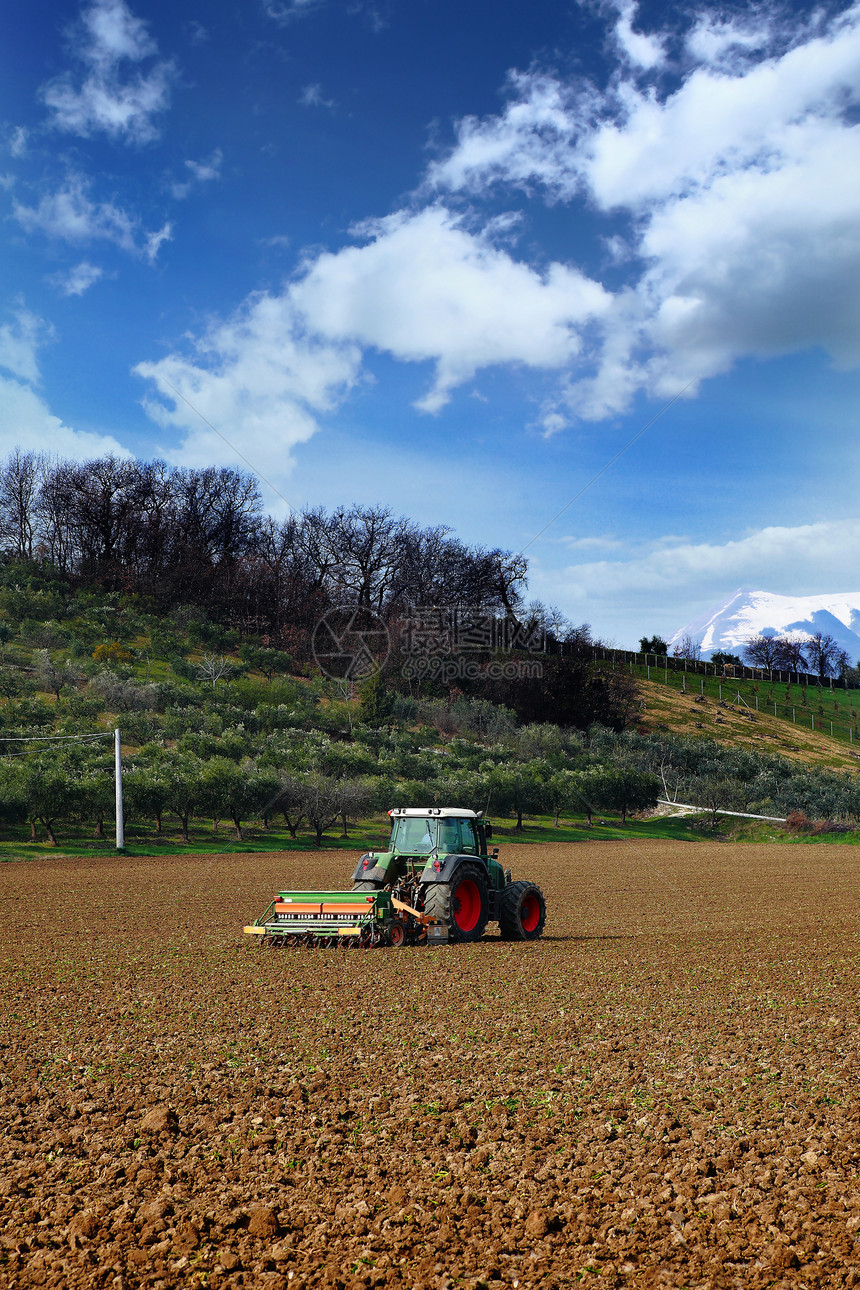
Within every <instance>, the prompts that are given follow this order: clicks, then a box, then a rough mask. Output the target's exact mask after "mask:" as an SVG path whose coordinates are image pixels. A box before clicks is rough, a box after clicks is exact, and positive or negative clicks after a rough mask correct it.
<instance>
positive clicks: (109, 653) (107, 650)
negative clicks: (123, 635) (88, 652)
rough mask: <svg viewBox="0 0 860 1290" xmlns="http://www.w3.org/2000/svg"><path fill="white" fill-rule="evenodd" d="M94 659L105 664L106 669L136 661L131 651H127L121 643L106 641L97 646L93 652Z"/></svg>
mask: <svg viewBox="0 0 860 1290" xmlns="http://www.w3.org/2000/svg"><path fill="white" fill-rule="evenodd" d="M93 658H94V659H95V661H96V662H97V663H104V665H105V666H106V667H111V666H112V665H114V664H116V663H131V662H133V661H134V655H133V654H132V652H131V650H128V649H126V648H125V646H124V645H121V644H120V643H119V641H104V643H103V644H101V645H97V646H96V647H95V649H94V650H93Z"/></svg>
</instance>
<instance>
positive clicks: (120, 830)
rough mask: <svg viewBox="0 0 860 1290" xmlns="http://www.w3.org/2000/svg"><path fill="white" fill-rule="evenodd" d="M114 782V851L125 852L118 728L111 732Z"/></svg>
mask: <svg viewBox="0 0 860 1290" xmlns="http://www.w3.org/2000/svg"><path fill="white" fill-rule="evenodd" d="M113 749H114V758H113V764H114V781H115V783H116V849H117V851H124V850H125V824H124V822H123V816H122V741H121V739H120V734H119V727H117V728H116V730H114V732H113Z"/></svg>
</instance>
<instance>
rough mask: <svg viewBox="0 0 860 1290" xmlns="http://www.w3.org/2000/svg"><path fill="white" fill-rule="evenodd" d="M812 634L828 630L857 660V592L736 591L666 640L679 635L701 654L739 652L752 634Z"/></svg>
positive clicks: (859, 605)
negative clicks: (793, 593)
mask: <svg viewBox="0 0 860 1290" xmlns="http://www.w3.org/2000/svg"><path fill="white" fill-rule="evenodd" d="M788 632H792V633H793V632H797V634H798V635H799V636H800V635H802V636H806V637H809V636H812V635H814V633H815V632H828V633H829V634H830V635H831V636H832V637H833V639H834V640H835V641H836V642H837V643H838V645H839V647H840V649H844V650H845V651H846V653H847V654H848V657H849V658H850V659H851V662H852V663H856V662H857V661H858V659H860V591H847V592H845V593H844V594H841V595H840V594H837V593H832V594H830V595H825V596H776V595H774V594H773V593H772V592H770V591H748V590H741V591H736V592H735V594H734V595H733V596H730V597H729V599H728V600H726V601H725V602H724V603H723V604H721V605H717V607H716V608H715V609H711V610H709V611H708V612H707V613H706V614H702V615H701V617H699V618H695V619H694V620H693V621H692V622H691V623H687V625H686V626H685V627H682V628H681V629H680V631H677V632H675V635H674V636H673V637H672V639H671V640H670V641H669V650H670V652H671V650H672V648H673V647H674V645H675V644H676V642H677V641H679V640H680V639H681V638H682V637H684V636H689V637H690V639H691V640H692V641H693V642H694V643H696V644H698V645H699V647H700V648H701V651H702V658H710V657H711V655H712V654H713V653H715V652H716V651H717V650H726V651H727V652H728V653H730V654H743V648H744V646H745V645H746V643H747V641H748V640H749V638H750V637H751V636H783V635H785V634H786V633H788Z"/></svg>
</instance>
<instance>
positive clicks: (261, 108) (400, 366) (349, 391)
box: [0, 0, 860, 646]
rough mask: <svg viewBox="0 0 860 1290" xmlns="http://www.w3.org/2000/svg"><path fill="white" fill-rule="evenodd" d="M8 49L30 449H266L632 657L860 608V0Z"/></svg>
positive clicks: (2, 81) (384, 0)
mask: <svg viewBox="0 0 860 1290" xmlns="http://www.w3.org/2000/svg"><path fill="white" fill-rule="evenodd" d="M2 59H3V61H2V69H0V70H2V76H0V122H2V125H0V203H2V210H3V225H2V227H3V239H2V250H0V270H1V271H2V292H0V452H2V453H5V452H7V451H9V450H11V449H12V448H13V447H14V446H15V445H16V444H21V445H22V446H24V447H28V448H36V449H39V450H44V451H49V452H55V453H58V454H61V455H67V456H76V457H86V456H92V455H95V454H100V453H103V452H106V451H113V452H117V453H131V454H134V455H137V456H140V457H144V458H151V457H153V456H156V455H157V456H161V457H164V458H165V459H167V460H168V461H170V462H173V463H176V464H187V465H201V464H210V463H217V464H225V465H234V464H236V465H241V464H243V459H247V461H249V462H251V463H252V464H253V466H254V467H255V468H256V469H257V470H258V471H259V473H260V474H261V475H262V476H263V477H264V479H265V480H266V481H268V484H270V485H271V486H272V487H271V488H269V487H268V484H267V486H266V487H265V488H264V494H265V496H266V500H267V504H269V505H270V506H271V509H272V510H274V511H276V512H278V513H283V512H284V511H285V509H286V506H287V504H290V505H293V506H303V505H307V504H311V505H316V504H323V505H326V506H333V505H336V504H340V503H351V502H353V501H359V502H363V503H368V504H369V503H382V504H385V505H390V506H391V507H392V508H393V509H394V510H395V511H396V512H397V513H404V514H407V515H409V516H411V517H412V518H414V519H415V520H417V521H419V522H421V523H426V524H438V523H445V524H448V525H450V526H451V527H452V528H453V529H454V530H455V531H456V533H457V534H458V535H459V536H460V537H462V538H463V539H465V540H467V541H470V542H480V543H483V544H485V545H488V546H503V547H505V548H508V549H512V550H520V549H526V550H527V552H528V555H529V558H530V561H531V570H532V572H531V580H530V582H531V592H532V594H533V595H534V596H536V597H540V598H541V599H542V600H544V601H545V602H546V603H548V604H553V605H557V606H558V607H559V608H561V609H562V610H563V611H564V612H565V613H566V614H567V615H568V616H569V617H571V618H572V619H573V620H574V621H577V622H580V621H588V622H590V623H591V624H592V626H593V627H594V629H595V631H596V632H598V633H599V634H601V635H602V636H603V637H605V638H607V639H609V640H612V641H614V642H615V643H617V644H618V645H620V646H631V645H635V644H636V641H637V639H638V637H639V635H641V634H642V633H647V634H649V635H650V634H651V633H653V632H662V633H663V634H666V635H668V634H670V633H672V632H673V631H675V630H676V629H677V628H679V627H680V626H682V625H683V624H684V623H685V622H687V621H688V620H690V619H691V618H693V617H694V616H696V615H698V614H700V613H701V612H703V611H704V610H706V609H708V608H710V607H711V606H712V605H714V604H715V603H716V602H718V601H720V600H722V599H724V598H725V597H727V596H728V595H729V594H731V593H732V592H733V591H734V590H735V588H737V587H739V586H754V587H762V588H765V589H767V590H769V591H772V592H778V593H782V594H786V595H810V594H822V593H825V592H828V591H833V590H851V589H856V587H857V578H858V575H857V572H856V552H857V549H858V538H860V518H858V511H857V504H856V497H857V489H858V483H860V478H858V474H860V472H858V435H857V407H858V393H860V381H859V380H858V359H860V272H858V268H860V219H858V215H860V178H859V177H860V132H858V130H860V127H858V101H860V7H858V6H853V7H852V6H846V5H844V4H832V3H831V4H829V5H827V4H825V5H824V6H818V7H816V8H815V10H814V11H812V10H811V9H810V8H809V7H807V6H802V7H798V8H796V9H795V8H791V7H787V6H778V7H777V6H773V7H768V6H767V5H756V6H755V7H754V8H753V7H752V6H748V5H742V6H735V7H732V6H704V7H703V8H700V9H699V10H698V11H697V12H696V13H693V12H692V11H691V10H690V9H689V7H687V6H683V7H682V6H678V7H674V6H670V5H666V4H660V5H654V4H651V5H647V4H642V5H639V6H636V5H635V4H634V3H632V2H631V0H612V2H610V0H604V2H603V3H599V4H598V3H594V4H587V3H562V2H561V0H532V2H530V3H529V4H523V3H520V2H519V0H517V2H514V0H492V3H491V2H490V0H470V2H469V3H468V4H466V5H464V4H462V3H456V4H455V3H452V2H449V0H408V2H407V0H246V2H245V3H244V4H242V5H236V4H229V5H228V4H225V3H221V2H220V0H210V3H209V4H207V5H206V6H200V5H199V4H195V5H192V4H190V3H187V0H172V2H171V3H170V4H167V3H162V2H160V0H137V2H136V3H135V2H131V3H128V4H126V3H124V2H123V0H93V2H92V3H84V4H83V5H81V4H79V3H77V2H75V3H71V2H70V3H59V2H57V0H30V3H29V4H28V5H27V6H26V8H24V7H19V8H18V10H17V11H16V12H15V14H14V17H13V18H10V19H9V20H8V21H7V28H6V39H5V41H4V48H3V54H2ZM667 405H669V406H667ZM200 414H202V416H201V415H200ZM655 417H656V418H657V419H656V420H655V421H654V422H653V424H652V425H650V426H648V423H649V422H651V421H652V419H653V418H655ZM202 418H205V419H206V420H208V421H209V422H211V424H212V426H214V427H217V430H218V431H219V432H220V435H219V434H216V433H214V432H213V430H212V429H210V428H209V427H208V426H207V425H206V421H204V420H203V419H202ZM646 426H648V428H647V429H644V433H642V434H641V436H640V437H638V438H636V436H637V435H639V432H640V431H643V428H644V427H646ZM222 436H223V437H222ZM634 439H635V442H633V443H632V444H631V446H630V447H629V448H627V450H626V451H625V452H623V454H622V455H621V456H620V457H619V459H618V460H617V461H616V462H614V463H613V464H612V465H611V466H610V467H609V468H608V469H606V470H604V467H606V465H607V463H608V462H610V460H611V459H612V458H613V457H614V456H615V454H616V453H618V452H619V450H621V449H622V448H624V446H625V445H626V444H629V443H630V441H631V440H634ZM225 441H226V442H225ZM601 471H602V472H603V473H602V474H601V473H600V472H601ZM598 475H599V478H596V479H595V476H598ZM592 480H593V481H594V482H590V481H592ZM583 489H584V491H582V490H583ZM580 493H581V496H578V494H580ZM573 498H576V499H577V500H575V501H574V502H573V504H572V505H568V503H570V502H571V499H573ZM556 516H558V518H557V519H554V517H556ZM553 520H554V522H553V523H551V524H550V521H553ZM547 525H549V527H545V526H547ZM541 530H545V531H543V532H541ZM538 534H540V536H537V535H538Z"/></svg>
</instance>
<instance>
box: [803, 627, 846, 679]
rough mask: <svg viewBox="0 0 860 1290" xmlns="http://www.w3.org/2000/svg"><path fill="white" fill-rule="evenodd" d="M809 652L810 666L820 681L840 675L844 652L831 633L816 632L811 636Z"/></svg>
mask: <svg viewBox="0 0 860 1290" xmlns="http://www.w3.org/2000/svg"><path fill="white" fill-rule="evenodd" d="M807 651H808V656H809V663H810V666H811V667H812V670H813V671H814V672H815V673H816V674H817V676H818V679H819V680H821V681H823V680H824V679H825V677H828V676H836V675H838V673H839V665H840V662H841V654H842V651H841V650H840V648H839V645H838V643H837V641H835V640H834V639H833V637H832V636H831V635H830V633H829V632H816V633H815V635H814V636H811V637H810V639H809V644H808V645H807Z"/></svg>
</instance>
